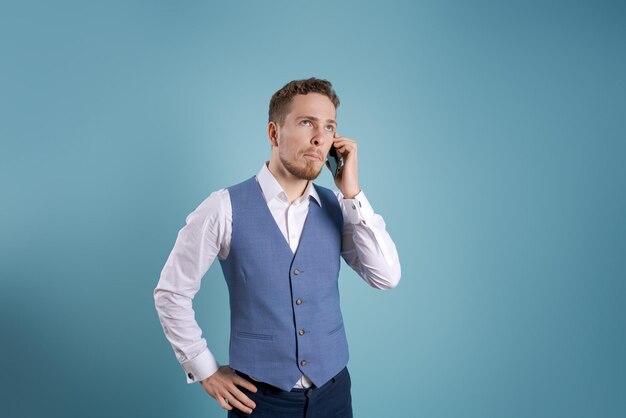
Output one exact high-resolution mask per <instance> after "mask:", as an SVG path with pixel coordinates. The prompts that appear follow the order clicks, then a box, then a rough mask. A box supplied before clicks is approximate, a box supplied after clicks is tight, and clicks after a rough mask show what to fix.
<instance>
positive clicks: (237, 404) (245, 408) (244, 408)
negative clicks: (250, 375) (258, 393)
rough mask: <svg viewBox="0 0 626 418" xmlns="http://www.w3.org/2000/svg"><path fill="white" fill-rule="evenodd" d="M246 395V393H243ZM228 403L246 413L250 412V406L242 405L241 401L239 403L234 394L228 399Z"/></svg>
mask: <svg viewBox="0 0 626 418" xmlns="http://www.w3.org/2000/svg"><path fill="white" fill-rule="evenodd" d="M242 395H243V393H242ZM243 396H246V395H243ZM228 403H229V405H232V406H233V407H235V408H237V409H239V410H240V411H243V412H245V413H246V414H251V413H252V408H250V407H248V406H246V405H244V404H243V403H241V402H240V401H239V399H237V398H235V397H234V396H233V397H232V398H231V399H229V400H228Z"/></svg>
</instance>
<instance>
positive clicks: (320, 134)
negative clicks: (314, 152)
mask: <svg viewBox="0 0 626 418" xmlns="http://www.w3.org/2000/svg"><path fill="white" fill-rule="evenodd" d="M328 135H330V137H332V132H328V131H325V130H324V127H323V126H319V127H318V128H317V129H316V130H315V135H314V136H313V138H311V142H312V143H313V144H314V145H316V146H321V145H323V144H324V142H326V140H327V139H328Z"/></svg>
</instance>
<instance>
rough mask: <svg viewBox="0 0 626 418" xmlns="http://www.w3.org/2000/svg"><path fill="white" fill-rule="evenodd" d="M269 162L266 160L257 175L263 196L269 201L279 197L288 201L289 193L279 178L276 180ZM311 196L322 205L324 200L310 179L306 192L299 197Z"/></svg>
mask: <svg viewBox="0 0 626 418" xmlns="http://www.w3.org/2000/svg"><path fill="white" fill-rule="evenodd" d="M268 163H269V161H266V162H265V163H264V164H263V166H262V167H261V170H260V171H259V174H257V175H256V179H257V181H258V182H259V186H261V191H262V192H263V197H265V201H266V202H268V203H269V202H270V201H271V200H272V199H274V198H279V199H281V200H283V201H287V200H288V198H287V193H285V191H284V190H283V188H282V187H281V185H280V183H278V180H276V178H275V177H274V175H273V174H272V172H271V171H270V170H269V168H268V167H267V166H268ZM309 197H312V198H313V200H315V201H316V202H317V204H318V205H319V206H320V207H321V206H322V201H321V199H320V197H319V195H318V194H317V190H315V187H313V182H312V181H310V180H309V182H308V184H307V188H306V190H305V191H304V194H303V195H302V196H301V197H299V198H298V199H302V200H304V199H307V198H309Z"/></svg>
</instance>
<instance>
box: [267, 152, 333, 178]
mask: <svg viewBox="0 0 626 418" xmlns="http://www.w3.org/2000/svg"><path fill="white" fill-rule="evenodd" d="M278 157H279V158H280V161H281V162H282V163H283V166H284V167H285V168H286V169H287V171H288V172H289V173H290V174H291V175H293V176H294V177H297V178H299V179H303V180H315V179H316V178H317V177H318V176H319V175H320V173H321V172H322V168H323V165H322V167H320V168H317V163H316V162H315V161H311V160H308V159H306V158H305V159H304V166H301V165H298V164H297V162H296V163H294V162H291V161H289V160H287V159H286V158H284V157H283V156H282V154H280V153H279V154H278Z"/></svg>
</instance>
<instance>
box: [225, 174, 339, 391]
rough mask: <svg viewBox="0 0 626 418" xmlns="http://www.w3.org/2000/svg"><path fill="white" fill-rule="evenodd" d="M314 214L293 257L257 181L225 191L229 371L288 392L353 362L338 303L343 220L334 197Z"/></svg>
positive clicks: (326, 193) (313, 204)
mask: <svg viewBox="0 0 626 418" xmlns="http://www.w3.org/2000/svg"><path fill="white" fill-rule="evenodd" d="M313 186H314V187H315V188H316V190H317V193H318V195H319V197H320V200H321V207H320V206H319V205H318V203H317V201H316V200H315V199H310V201H309V212H308V214H307V218H306V221H305V223H304V228H303V231H302V235H301V237H300V243H299V245H298V248H297V250H296V253H295V254H294V253H293V252H292V250H291V247H290V246H289V243H288V242H287V241H286V240H285V237H284V236H283V234H282V232H281V231H280V229H279V227H278V225H277V224H276V221H275V220H274V218H273V217H272V214H271V212H270V210H269V208H268V207H267V203H266V202H265V199H264V197H263V193H262V191H261V187H260V185H259V184H258V182H257V180H256V178H255V177H251V178H250V179H248V180H246V181H244V182H242V183H239V184H237V185H234V186H232V187H229V188H228V192H229V194H230V201H231V205H232V213H233V222H232V238H231V243H230V252H229V254H228V257H227V258H226V259H225V260H220V264H221V266H222V271H223V272H224V277H225V279H226V283H227V285H228V291H229V295H230V349H229V356H230V366H231V367H232V368H234V369H236V370H239V371H241V372H243V373H245V374H247V375H249V376H253V377H255V378H257V379H259V380H261V381H263V382H265V383H269V384H270V385H273V386H276V387H279V388H281V389H283V390H287V391H289V390H291V389H292V388H293V385H294V384H295V383H296V382H297V381H298V379H299V378H300V376H301V374H302V373H304V374H306V375H307V376H308V377H309V378H310V379H311V380H312V381H313V383H314V384H315V385H316V386H318V387H319V386H322V385H323V384H324V383H326V382H327V381H329V380H330V379H331V378H332V377H333V376H334V375H336V374H337V373H339V372H340V371H341V369H343V368H344V366H345V365H346V364H347V363H348V342H347V339H346V334H345V331H344V328H343V318H342V315H341V309H340V306H339V288H338V285H337V279H338V276H339V266H340V261H341V259H340V253H341V235H342V230H343V215H342V213H341V208H340V207H339V203H338V202H337V197H336V196H335V194H334V193H333V192H332V191H331V190H329V189H327V188H324V187H320V186H317V185H315V184H314V185H313Z"/></svg>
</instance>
